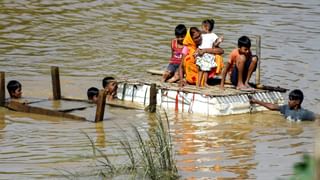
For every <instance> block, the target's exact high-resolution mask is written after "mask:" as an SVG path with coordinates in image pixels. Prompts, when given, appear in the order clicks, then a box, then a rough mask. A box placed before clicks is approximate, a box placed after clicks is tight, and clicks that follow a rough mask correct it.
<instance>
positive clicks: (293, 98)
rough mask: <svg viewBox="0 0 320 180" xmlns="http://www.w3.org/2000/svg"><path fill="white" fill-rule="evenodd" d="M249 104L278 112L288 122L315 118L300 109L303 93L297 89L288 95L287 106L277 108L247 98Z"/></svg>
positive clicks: (313, 115) (308, 112)
mask: <svg viewBox="0 0 320 180" xmlns="http://www.w3.org/2000/svg"><path fill="white" fill-rule="evenodd" d="M249 99H250V103H251V104H259V105H261V106H264V107H265V108H267V109H269V110H272V111H280V113H281V114H282V115H283V116H284V117H285V118H286V119H289V120H295V121H303V120H308V121H313V120H315V118H316V116H315V114H314V113H313V112H311V111H309V110H306V109H303V108H302V107H301V104H302V101H303V93H302V91H301V90H299V89H295V90H293V91H291V92H290V93H289V101H288V104H285V105H282V106H279V105H277V104H272V103H267V102H263V101H259V100H257V99H254V98H252V97H251V96H249Z"/></svg>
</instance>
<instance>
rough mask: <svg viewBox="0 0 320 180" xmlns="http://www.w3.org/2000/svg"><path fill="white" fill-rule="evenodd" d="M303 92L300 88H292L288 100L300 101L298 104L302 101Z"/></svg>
mask: <svg viewBox="0 0 320 180" xmlns="http://www.w3.org/2000/svg"><path fill="white" fill-rule="evenodd" d="M303 98H304V97H303V93H302V91H301V90H300V89H295V90H292V91H291V92H290V93H289V100H299V101H300V104H301V103H302V101H303Z"/></svg>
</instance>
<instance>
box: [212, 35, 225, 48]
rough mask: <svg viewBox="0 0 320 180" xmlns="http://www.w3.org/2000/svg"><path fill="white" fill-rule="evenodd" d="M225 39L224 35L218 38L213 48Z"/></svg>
mask: <svg viewBox="0 0 320 180" xmlns="http://www.w3.org/2000/svg"><path fill="white" fill-rule="evenodd" d="M223 40H224V37H223V36H220V37H219V38H218V39H216V41H215V42H214V43H213V48H215V47H219V46H220V44H221V43H222V42H223Z"/></svg>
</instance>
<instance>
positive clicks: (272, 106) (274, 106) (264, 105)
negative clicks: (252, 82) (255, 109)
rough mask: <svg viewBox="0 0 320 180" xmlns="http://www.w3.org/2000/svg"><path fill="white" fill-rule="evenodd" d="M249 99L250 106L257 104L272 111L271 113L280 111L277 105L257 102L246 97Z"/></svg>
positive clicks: (250, 97)
mask: <svg viewBox="0 0 320 180" xmlns="http://www.w3.org/2000/svg"><path fill="white" fill-rule="evenodd" d="M248 97H249V100H250V104H259V105H261V106H263V107H265V108H267V109H269V110H272V111H279V110H280V107H279V106H278V105H277V104H273V103H267V102H263V101H259V100H257V99H255V98H253V97H252V96H250V95H249V96H248Z"/></svg>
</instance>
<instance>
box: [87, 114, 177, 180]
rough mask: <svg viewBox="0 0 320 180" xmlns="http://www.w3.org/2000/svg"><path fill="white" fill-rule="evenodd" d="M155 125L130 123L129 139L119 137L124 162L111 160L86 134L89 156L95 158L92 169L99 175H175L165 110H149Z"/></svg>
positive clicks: (143, 176) (144, 176)
mask: <svg viewBox="0 0 320 180" xmlns="http://www.w3.org/2000/svg"><path fill="white" fill-rule="evenodd" d="M151 118H152V120H153V121H154V122H155V127H154V128H153V129H151V130H149V131H148V130H145V131H140V130H139V128H138V127H137V126H134V125H133V126H132V129H133V133H134V136H133V137H132V138H133V140H132V139H131V140H129V139H128V138H127V137H130V136H129V135H127V134H125V132H124V130H122V132H123V134H124V135H125V136H124V137H123V138H122V140H119V143H120V145H121V148H122V149H123V151H124V154H125V156H126V157H127V158H126V159H128V160H127V161H126V162H122V163H120V164H119V163H117V164H116V163H114V162H112V160H111V156H115V155H107V154H106V153H104V152H103V151H102V150H100V149H99V148H97V147H96V145H95V143H94V141H93V140H92V138H90V137H89V136H88V135H87V134H86V136H87V138H88V139H89V140H90V143H91V146H92V150H93V160H94V161H95V162H96V167H95V172H97V173H98V174H97V176H99V177H105V178H107V177H108V178H110V177H115V176H121V175H125V176H128V175H129V176H130V177H131V178H132V179H141V176H142V178H143V179H152V180H158V179H178V177H179V176H178V170H177V167H176V162H175V158H174V151H173V146H172V141H171V136H170V132H169V130H170V127H169V120H168V116H167V114H166V113H165V112H164V118H165V120H163V118H162V117H161V115H160V114H151Z"/></svg>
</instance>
